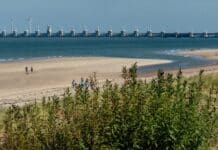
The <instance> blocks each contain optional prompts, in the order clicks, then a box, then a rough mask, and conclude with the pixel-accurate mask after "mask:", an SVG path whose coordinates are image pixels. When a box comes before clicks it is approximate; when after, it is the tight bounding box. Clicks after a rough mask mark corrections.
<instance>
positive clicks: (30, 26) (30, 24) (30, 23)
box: [27, 17, 32, 34]
mask: <svg viewBox="0 0 218 150" xmlns="http://www.w3.org/2000/svg"><path fill="white" fill-rule="evenodd" d="M27 20H28V23H29V33H30V34H31V33H32V18H31V17H28V19H27Z"/></svg>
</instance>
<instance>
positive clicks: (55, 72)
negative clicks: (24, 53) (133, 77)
mask: <svg viewBox="0 0 218 150" xmlns="http://www.w3.org/2000/svg"><path fill="white" fill-rule="evenodd" d="M135 62H137V64H138V66H146V65H154V64H161V63H170V62H171V61H169V60H155V59H127V58H108V57H71V58H51V59H41V60H25V61H17V62H5V63H0V106H6V105H11V104H24V103H26V102H28V101H33V100H35V99H37V100H39V99H41V98H42V97H43V96H46V97H48V96H52V95H54V94H56V95H61V94H63V92H64V90H65V89H66V88H68V87H70V86H71V81H72V80H73V79H74V80H76V81H77V82H79V80H80V78H81V77H84V78H86V77H89V76H90V75H92V74H93V73H94V72H96V73H97V78H98V81H99V82H100V83H102V82H104V81H105V79H109V80H112V81H115V82H118V83H119V82H122V80H121V77H120V74H121V69H122V67H123V66H127V67H130V66H131V65H132V64H133V63H135ZM25 66H28V67H29V68H30V66H33V68H34V72H33V73H32V74H31V73H30V74H26V73H25V69H24V68H25Z"/></svg>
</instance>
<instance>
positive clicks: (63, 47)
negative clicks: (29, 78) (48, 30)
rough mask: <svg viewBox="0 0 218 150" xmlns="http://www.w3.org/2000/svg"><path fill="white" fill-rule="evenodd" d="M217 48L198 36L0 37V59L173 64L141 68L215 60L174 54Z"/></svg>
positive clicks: (210, 40) (186, 64) (168, 66)
mask: <svg viewBox="0 0 218 150" xmlns="http://www.w3.org/2000/svg"><path fill="white" fill-rule="evenodd" d="M202 48H209V49H213V48H218V39H211V38H210V39H202V38H199V39H198V38H184V39H183V38H164V39H162V38H1V39H0V61H12V60H20V59H33V58H48V57H64V56H108V57H128V58H151V59H169V60H172V61H173V63H171V64H167V65H166V64H165V65H154V66H149V67H141V68H140V69H141V70H142V71H145V70H156V69H159V68H178V67H183V68H184V67H193V66H199V65H205V64H210V63H215V61H209V60H205V59H202V58H199V57H186V56H179V55H177V54H176V51H178V50H187V49H202Z"/></svg>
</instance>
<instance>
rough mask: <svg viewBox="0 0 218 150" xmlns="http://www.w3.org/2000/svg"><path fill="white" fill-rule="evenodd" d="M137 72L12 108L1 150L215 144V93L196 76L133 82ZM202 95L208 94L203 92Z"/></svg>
mask: <svg viewBox="0 0 218 150" xmlns="http://www.w3.org/2000/svg"><path fill="white" fill-rule="evenodd" d="M136 68H137V66H136V64H134V65H133V66H132V67H131V68H130V69H127V68H123V73H122V77H123V78H124V84H123V85H117V84H114V83H111V82H110V81H108V80H107V81H106V82H105V84H104V86H103V87H102V89H100V88H99V87H98V86H97V82H96V78H95V77H93V78H90V80H89V82H90V85H91V87H82V86H78V87H76V89H75V94H74V95H72V94H71V93H70V92H69V90H67V91H66V92H65V94H64V95H63V98H59V97H56V96H54V97H51V98H49V99H48V100H46V99H43V100H42V103H34V104H28V105H26V106H23V107H18V106H12V107H10V108H9V109H8V110H7V113H6V117H5V119H4V139H3V140H2V143H1V146H2V148H4V149H90V150H92V149H93V150H94V149H125V150H126V149H148V150H149V149H151V150H153V149H200V148H209V146H210V143H211V140H214V139H217V129H218V127H217V112H216V105H215V103H216V102H215V101H216V99H217V93H218V92H217V89H214V88H205V86H203V85H204V83H203V80H202V73H203V72H200V74H199V76H198V77H197V78H198V79H197V80H194V81H193V80H191V81H189V80H185V79H184V78H183V77H182V72H181V70H180V71H179V72H178V75H177V76H176V77H173V75H172V74H165V73H164V72H163V71H161V70H159V71H158V74H157V78H155V79H153V80H152V81H151V82H149V83H146V82H145V81H140V80H137V69H136ZM207 91H208V92H207Z"/></svg>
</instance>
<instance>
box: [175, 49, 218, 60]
mask: <svg viewBox="0 0 218 150" xmlns="http://www.w3.org/2000/svg"><path fill="white" fill-rule="evenodd" d="M178 53H179V54H181V55H186V56H198V57H203V58H206V59H210V60H216V59H218V49H200V50H186V51H180V52H178Z"/></svg>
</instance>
